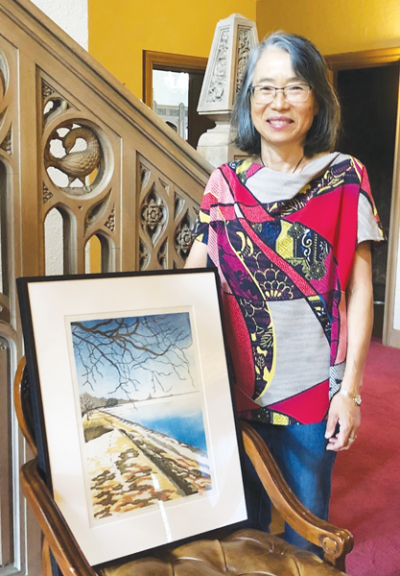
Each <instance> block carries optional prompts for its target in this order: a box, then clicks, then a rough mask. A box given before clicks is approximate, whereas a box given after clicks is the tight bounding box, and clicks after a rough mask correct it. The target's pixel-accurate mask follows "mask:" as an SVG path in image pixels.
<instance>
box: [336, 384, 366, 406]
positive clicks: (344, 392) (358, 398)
mask: <svg viewBox="0 0 400 576" xmlns="http://www.w3.org/2000/svg"><path fill="white" fill-rule="evenodd" d="M339 392H340V394H341V395H342V396H347V398H350V400H353V402H354V404H355V405H356V406H361V396H360V395H359V394H350V392H349V391H348V390H343V388H341V389H340V390H339Z"/></svg>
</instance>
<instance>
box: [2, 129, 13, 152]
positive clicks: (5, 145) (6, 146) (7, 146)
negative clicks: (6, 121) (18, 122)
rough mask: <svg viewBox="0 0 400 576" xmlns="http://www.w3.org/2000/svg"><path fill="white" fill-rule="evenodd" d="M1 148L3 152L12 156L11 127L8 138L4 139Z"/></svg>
mask: <svg viewBox="0 0 400 576" xmlns="http://www.w3.org/2000/svg"><path fill="white" fill-rule="evenodd" d="M0 148H2V150H5V151H6V152H7V154H12V126H10V129H9V131H8V133H7V135H6V137H5V138H4V140H3V142H2V143H1V144H0Z"/></svg>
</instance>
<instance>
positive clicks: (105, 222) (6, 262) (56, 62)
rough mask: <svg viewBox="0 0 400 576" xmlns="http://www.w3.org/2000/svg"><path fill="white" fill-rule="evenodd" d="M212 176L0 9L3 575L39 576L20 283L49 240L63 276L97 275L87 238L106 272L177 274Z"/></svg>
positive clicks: (64, 50) (134, 108) (110, 82)
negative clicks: (22, 397) (23, 393)
mask: <svg viewBox="0 0 400 576" xmlns="http://www.w3.org/2000/svg"><path fill="white" fill-rule="evenodd" d="M210 171H211V167H210V165H209V164H208V163H207V162H206V161H205V160H204V159H202V157H201V156H200V155H199V154H198V153H197V152H196V151H195V150H193V149H192V148H191V147H190V146H189V145H188V144H186V143H185V142H184V141H183V140H182V139H181V138H180V137H179V136H177V135H176V134H175V132H174V131H173V130H171V129H170V128H169V127H168V126H166V125H165V124H164V122H162V121H161V120H160V119H159V118H158V117H157V116H156V115H155V114H154V113H153V112H152V111H151V110H150V109H149V108H147V106H145V105H144V104H143V103H142V102H140V101H139V100H138V99H137V98H136V97H135V96H133V95H132V94H131V93H130V92H129V91H128V90H126V89H125V88H124V86H123V85H122V84H120V83H119V82H117V81H116V80H115V78H114V77H113V76H112V75H111V74H109V73H108V72H107V71H106V70H105V69H104V68H103V67H102V66H100V65H99V64H98V63H97V62H96V61H95V60H94V59H93V58H92V57H91V56H90V55H88V54H87V53H86V51H85V50H83V49H82V48H80V47H79V46H78V45H77V44H76V43H75V42H74V41H73V40H71V38H70V37H69V36H67V35H66V34H65V33H63V32H62V30H60V29H59V28H58V27H57V26H56V25H55V24H54V23H53V22H52V21H51V20H50V19H49V18H47V17H46V16H45V15H44V14H42V12H40V11H39V10H38V9H37V8H36V7H35V6H34V5H33V4H31V3H30V2H28V1H27V0H0V240H1V274H0V284H1V286H0V376H1V380H0V386H1V400H0V435H1V442H0V458H1V461H0V469H1V477H0V574H9V573H26V572H29V573H38V572H39V569H38V566H37V559H38V555H37V551H38V549H39V533H38V530H37V529H35V528H30V529H29V530H30V532H29V530H28V537H27V535H26V525H27V522H26V518H25V514H26V513H27V512H26V511H25V508H24V504H23V500H22V499H21V497H20V495H19V491H18V480H17V479H18V474H17V472H18V468H19V464H20V463H21V461H22V460H23V459H24V449H25V448H24V447H23V444H22V442H21V441H20V440H19V439H18V435H17V429H16V424H15V420H14V418H13V415H12V414H13V412H12V406H11V394H10V390H11V380H12V376H13V374H14V372H15V369H16V365H17V360H18V358H19V357H20V356H21V354H22V342H21V333H20V326H19V320H18V313H17V303H16V295H15V288H14V286H15V278H16V277H18V276H21V275H24V276H31V275H42V274H45V273H46V271H47V272H48V271H49V270H50V269H51V267H49V266H48V265H47V264H46V262H47V261H48V260H49V256H50V252H51V250H52V248H53V246H52V244H54V242H56V241H57V242H60V246H61V249H60V250H58V251H56V256H55V269H56V270H57V271H60V272H61V273H65V274H74V273H84V272H85V271H88V270H93V267H91V259H90V257H88V256H87V252H88V246H89V245H90V243H91V242H93V239H96V242H97V244H98V246H99V247H100V252H101V256H100V262H101V263H100V269H101V271H104V272H109V271H119V270H135V269H136V270H138V269H142V270H144V269H157V268H174V267H181V266H182V265H183V263H184V261H185V258H186V256H187V253H188V250H189V247H190V243H191V234H190V227H191V225H192V224H193V222H194V219H195V217H196V211H197V209H198V204H199V202H200V200H201V195H202V191H203V188H204V185H205V183H206V181H207V178H208V176H209V173H210ZM54 215H56V216H57V217H56V218H55V219H54V218H53V216H54ZM52 218H53V220H54V222H55V224H54V222H53V224H52V225H53V227H54V226H55V230H53V231H52V230H51V226H49V222H50V221H51V219H52ZM45 232H46V234H45ZM10 454H11V457H10ZM10 496H11V497H10ZM28 526H29V519H28ZM25 550H28V555H27V556H26V555H25Z"/></svg>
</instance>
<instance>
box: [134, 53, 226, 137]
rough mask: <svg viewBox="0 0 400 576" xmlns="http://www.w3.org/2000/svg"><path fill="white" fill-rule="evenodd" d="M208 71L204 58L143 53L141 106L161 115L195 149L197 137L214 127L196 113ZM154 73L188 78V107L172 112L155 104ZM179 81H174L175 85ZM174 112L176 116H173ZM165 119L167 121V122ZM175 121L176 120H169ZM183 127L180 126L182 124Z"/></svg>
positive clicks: (208, 119) (208, 120) (163, 106)
mask: <svg viewBox="0 0 400 576" xmlns="http://www.w3.org/2000/svg"><path fill="white" fill-rule="evenodd" d="M206 67H207V58H200V57H195V56H185V55H180V54H168V53H164V52H151V51H149V50H144V51H143V102H144V103H145V104H147V106H149V107H150V108H152V109H155V111H156V112H157V111H158V112H161V114H160V116H161V118H163V119H164V120H165V121H166V122H167V124H168V125H169V126H170V127H171V129H173V130H175V131H176V132H178V133H179V134H180V135H181V136H182V137H184V138H185V140H187V142H188V143H189V144H190V145H191V146H193V148H196V147H197V143H198V141H199V138H200V136H201V135H202V134H203V133H204V132H207V130H209V129H211V128H214V127H215V122H213V121H212V120H210V118H207V116H204V115H200V114H198V113H197V105H198V102H199V98H200V91H201V86H202V83H203V79H204V74H205V71H206ZM154 71H164V72H167V73H171V74H176V73H179V74H182V73H184V74H187V85H188V94H187V105H186V106H184V108H186V109H184V108H183V107H182V105H181V107H180V110H176V111H175V110H173V109H172V108H171V107H168V105H165V103H164V102H156V104H155V103H154V90H153V85H154ZM177 82H178V79H176V80H175V83H177ZM175 112H176V114H175ZM167 115H169V116H170V118H169V119H168V118H167ZM175 117H176V118H177V119H178V120H175V119H173V120H172V118H175ZM183 122H184V123H185V126H182V123H183Z"/></svg>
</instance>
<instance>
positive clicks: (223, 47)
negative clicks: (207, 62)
mask: <svg viewBox="0 0 400 576" xmlns="http://www.w3.org/2000/svg"><path fill="white" fill-rule="evenodd" d="M228 42H229V28H228V27H227V28H221V29H220V31H219V38H218V49H217V56H216V59H215V64H214V69H213V72H212V76H211V82H210V87H209V90H208V94H207V98H206V102H219V101H220V100H222V98H223V96H224V93H225V87H226V81H227V76H228V70H227V67H228Z"/></svg>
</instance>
